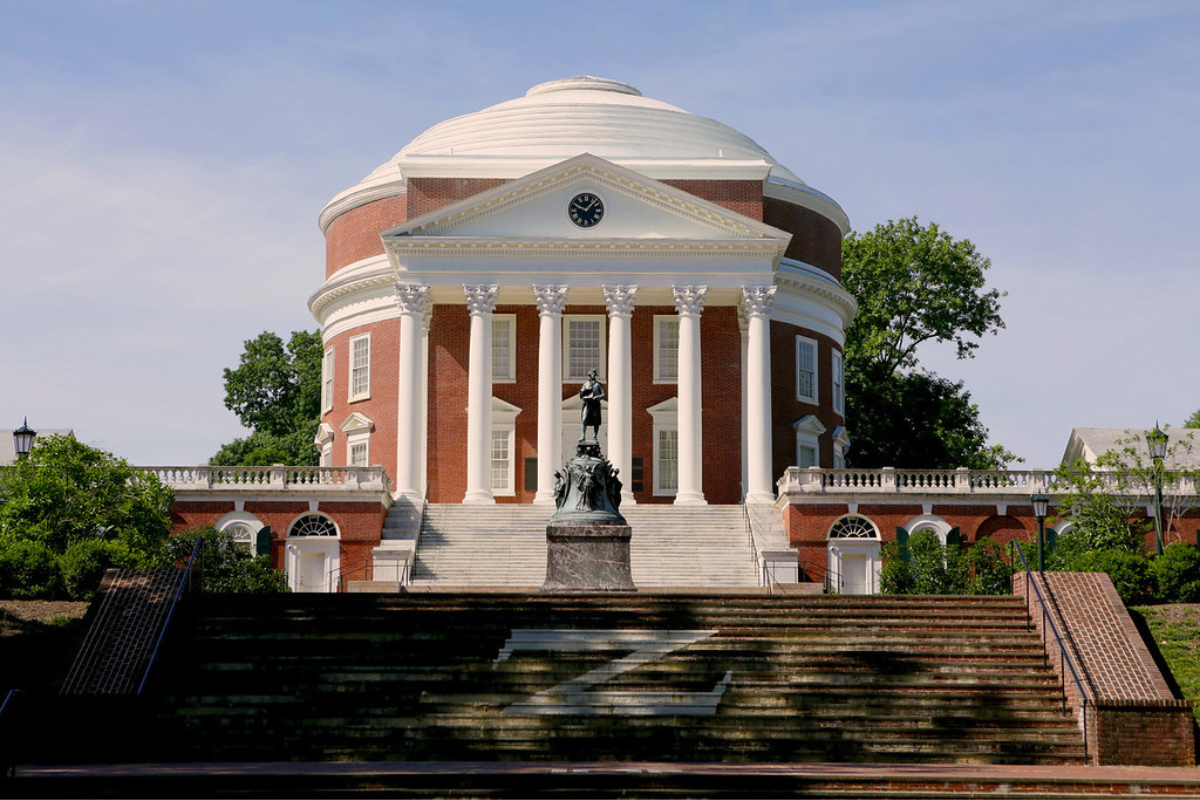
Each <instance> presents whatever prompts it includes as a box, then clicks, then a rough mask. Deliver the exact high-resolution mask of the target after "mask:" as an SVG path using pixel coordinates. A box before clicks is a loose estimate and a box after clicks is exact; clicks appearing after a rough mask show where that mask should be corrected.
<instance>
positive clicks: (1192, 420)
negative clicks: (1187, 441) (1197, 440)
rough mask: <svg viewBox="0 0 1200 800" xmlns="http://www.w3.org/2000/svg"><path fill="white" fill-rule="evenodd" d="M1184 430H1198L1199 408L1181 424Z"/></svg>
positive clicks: (1199, 420) (1199, 421) (1199, 422)
mask: <svg viewBox="0 0 1200 800" xmlns="http://www.w3.org/2000/svg"><path fill="white" fill-rule="evenodd" d="M1183 427H1185V428H1200V408H1198V409H1196V410H1195V411H1193V412H1192V415H1191V416H1190V417H1188V418H1187V420H1186V421H1185V422H1184V423H1183Z"/></svg>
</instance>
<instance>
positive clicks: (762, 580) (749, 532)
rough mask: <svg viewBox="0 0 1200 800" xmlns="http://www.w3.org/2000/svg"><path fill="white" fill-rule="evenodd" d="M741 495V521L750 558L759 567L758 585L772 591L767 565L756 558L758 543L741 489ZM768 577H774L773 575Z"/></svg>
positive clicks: (744, 494)
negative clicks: (744, 524)
mask: <svg viewBox="0 0 1200 800" xmlns="http://www.w3.org/2000/svg"><path fill="white" fill-rule="evenodd" d="M741 495H742V520H743V521H744V522H745V523H746V538H747V539H749V540H750V558H751V559H753V561H754V565H755V566H756V567H759V576H758V584H759V586H766V587H767V589H768V591H772V592H773V591H774V589H772V588H771V587H772V586H773V585H774V581H770V582H768V575H767V565H766V562H764V561H763V560H762V559H760V558H759V557H758V543H757V542H755V541H754V525H753V524H752V523H751V522H750V509H749V507H747V506H746V490H745V488H744V487H742V488H741ZM770 577H774V576H773V575H772V576H770Z"/></svg>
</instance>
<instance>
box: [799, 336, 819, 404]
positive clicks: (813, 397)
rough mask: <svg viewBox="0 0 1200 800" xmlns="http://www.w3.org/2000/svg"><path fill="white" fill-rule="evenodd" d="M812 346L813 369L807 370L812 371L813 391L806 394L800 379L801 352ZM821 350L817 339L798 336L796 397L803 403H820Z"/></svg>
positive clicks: (811, 384)
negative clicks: (819, 359)
mask: <svg viewBox="0 0 1200 800" xmlns="http://www.w3.org/2000/svg"><path fill="white" fill-rule="evenodd" d="M810 346H811V348H812V354H811V356H812V357H811V366H812V369H811V370H807V372H809V373H811V378H810V381H809V388H810V389H811V391H810V392H809V393H808V394H805V393H804V390H803V388H802V387H801V384H802V381H801V380H800V375H801V370H800V363H801V359H800V354H801V352H802V351H803V350H805V349H808V348H809V347H810ZM820 352H821V347H820V344H819V343H818V342H817V340H816V339H812V338H810V337H808V336H799V335H797V336H796V399H797V400H799V401H800V402H802V403H812V404H813V405H817V403H818V398H819V397H820V394H821V392H820V388H819V387H820V380H821V370H820V367H819V366H818V363H819V361H818V355H819V354H820Z"/></svg>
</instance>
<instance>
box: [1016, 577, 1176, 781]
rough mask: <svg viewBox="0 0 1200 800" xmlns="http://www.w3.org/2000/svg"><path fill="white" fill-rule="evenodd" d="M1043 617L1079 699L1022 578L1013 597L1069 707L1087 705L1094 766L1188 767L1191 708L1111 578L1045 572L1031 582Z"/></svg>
mask: <svg viewBox="0 0 1200 800" xmlns="http://www.w3.org/2000/svg"><path fill="white" fill-rule="evenodd" d="M1030 575H1031V576H1032V578H1033V581H1034V582H1035V583H1036V584H1037V586H1038V588H1040V589H1041V595H1042V597H1043V598H1044V599H1045V601H1046V604H1047V615H1048V616H1049V617H1050V618H1051V619H1052V620H1053V622H1054V625H1055V626H1056V627H1057V628H1058V631H1059V633H1060V634H1061V635H1062V636H1063V637H1064V639H1065V646H1066V649H1067V655H1068V658H1069V659H1070V661H1071V663H1072V664H1073V665H1074V668H1075V672H1076V673H1077V674H1078V677H1079V680H1080V683H1081V684H1082V687H1081V688H1082V691H1083V696H1082V697H1081V696H1080V691H1079V688H1077V687H1076V685H1075V682H1074V679H1073V678H1072V675H1071V673H1070V670H1069V669H1067V670H1066V671H1065V677H1064V666H1063V664H1062V658H1061V654H1060V650H1059V647H1058V643H1057V641H1056V640H1055V637H1054V632H1053V630H1051V629H1049V627H1048V626H1044V621H1043V616H1042V613H1041V611H1040V610H1039V607H1038V599H1037V592H1036V591H1034V592H1031V591H1030V589H1029V586H1028V585H1027V580H1026V575H1022V574H1018V575H1016V576H1014V578H1013V593H1014V594H1017V595H1019V596H1021V597H1025V599H1026V601H1027V603H1028V605H1029V608H1030V615H1031V617H1032V619H1033V624H1034V625H1035V626H1036V627H1037V628H1038V630H1039V631H1040V632H1041V633H1042V634H1043V638H1044V639H1045V641H1046V651H1047V655H1048V657H1049V659H1050V661H1051V663H1052V664H1053V666H1054V669H1055V671H1056V672H1057V673H1058V674H1059V676H1060V677H1064V683H1065V687H1066V693H1067V698H1068V701H1069V702H1070V704H1071V706H1072V707H1073V708H1075V709H1076V710H1077V712H1080V711H1081V709H1082V708H1083V706H1084V701H1085V700H1086V705H1087V709H1086V712H1084V713H1083V714H1082V716H1084V717H1085V718H1086V724H1087V738H1088V753H1089V756H1090V758H1091V760H1092V762H1093V763H1096V764H1136V765H1143V766H1192V765H1193V764H1194V763H1195V761H1196V742H1195V733H1194V727H1195V723H1194V720H1193V716H1192V704H1191V702H1189V701H1187V700H1181V699H1179V698H1176V697H1175V696H1174V694H1173V693H1172V691H1171V688H1170V686H1169V685H1168V683H1167V680H1166V678H1165V676H1163V674H1162V672H1161V671H1160V670H1159V668H1158V665H1157V664H1156V663H1155V661H1154V657H1153V656H1152V655H1151V654H1150V651H1149V649H1148V648H1147V647H1146V643H1145V642H1144V641H1143V640H1142V636H1141V633H1140V632H1139V631H1138V628H1137V625H1136V624H1135V623H1134V621H1133V618H1132V617H1130V616H1129V612H1128V611H1127V610H1126V609H1125V604H1124V603H1123V602H1122V601H1121V597H1120V595H1118V594H1117V590H1116V588H1115V587H1114V586H1113V584H1112V580H1111V579H1110V578H1109V577H1108V575H1106V574H1104V573H1102V572H1047V573H1044V574H1041V575H1032V574H1030Z"/></svg>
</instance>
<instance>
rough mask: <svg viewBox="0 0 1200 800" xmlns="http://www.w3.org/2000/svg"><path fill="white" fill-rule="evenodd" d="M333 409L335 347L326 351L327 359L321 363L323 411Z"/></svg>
mask: <svg viewBox="0 0 1200 800" xmlns="http://www.w3.org/2000/svg"><path fill="white" fill-rule="evenodd" d="M332 409H333V348H332V347H331V348H329V349H328V350H326V351H325V360H324V362H323V363H322V364H321V411H322V413H324V412H326V411H330V410H332Z"/></svg>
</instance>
